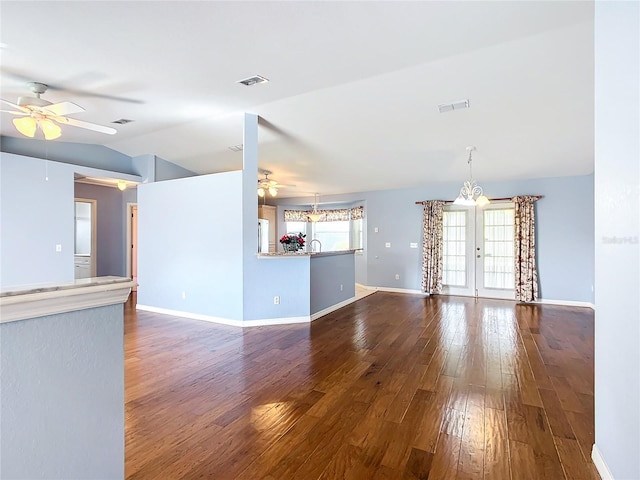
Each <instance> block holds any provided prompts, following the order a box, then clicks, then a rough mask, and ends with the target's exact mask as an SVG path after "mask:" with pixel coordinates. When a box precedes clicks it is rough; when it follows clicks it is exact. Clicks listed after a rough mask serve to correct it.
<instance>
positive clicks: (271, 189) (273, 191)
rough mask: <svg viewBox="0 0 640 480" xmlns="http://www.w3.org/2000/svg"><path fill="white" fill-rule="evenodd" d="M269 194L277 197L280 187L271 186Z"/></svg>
mask: <svg viewBox="0 0 640 480" xmlns="http://www.w3.org/2000/svg"><path fill="white" fill-rule="evenodd" d="M269 195H271V196H272V197H275V196H277V195H278V189H277V188H276V187H269Z"/></svg>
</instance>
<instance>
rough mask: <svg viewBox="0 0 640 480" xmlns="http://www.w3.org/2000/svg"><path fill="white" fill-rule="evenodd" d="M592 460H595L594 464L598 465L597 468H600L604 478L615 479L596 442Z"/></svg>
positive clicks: (601, 475) (603, 479)
mask: <svg viewBox="0 0 640 480" xmlns="http://www.w3.org/2000/svg"><path fill="white" fill-rule="evenodd" d="M591 460H593V464H594V465H595V466H596V470H598V473H599V474H600V477H602V480H614V479H613V475H612V474H611V471H609V468H608V467H607V464H606V463H605V461H604V459H603V458H602V454H601V453H600V450H599V449H598V447H597V446H596V444H595V443H594V444H593V448H592V449H591Z"/></svg>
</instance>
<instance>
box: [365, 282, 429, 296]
mask: <svg viewBox="0 0 640 480" xmlns="http://www.w3.org/2000/svg"><path fill="white" fill-rule="evenodd" d="M356 285H357V286H358V287H360V288H363V289H365V290H374V291H376V292H390V293H411V294H413V295H423V296H425V297H426V296H427V294H426V293H424V292H423V291H422V290H412V289H409V288H393V287H372V286H369V285H361V284H360V283H356Z"/></svg>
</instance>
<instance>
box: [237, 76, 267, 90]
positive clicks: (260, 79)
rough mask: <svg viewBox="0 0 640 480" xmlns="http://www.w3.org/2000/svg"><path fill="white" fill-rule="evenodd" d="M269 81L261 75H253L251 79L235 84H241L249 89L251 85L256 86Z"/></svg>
mask: <svg viewBox="0 0 640 480" xmlns="http://www.w3.org/2000/svg"><path fill="white" fill-rule="evenodd" d="M268 81H269V79H268V78H265V77H263V76H262V75H254V76H253V77H249V78H245V79H244V80H238V81H237V83H241V84H243V85H246V86H247V87H250V86H251V85H257V84H259V83H267V82H268Z"/></svg>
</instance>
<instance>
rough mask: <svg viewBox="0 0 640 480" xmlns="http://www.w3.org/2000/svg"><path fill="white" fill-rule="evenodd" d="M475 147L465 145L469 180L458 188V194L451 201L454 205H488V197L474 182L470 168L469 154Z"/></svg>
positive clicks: (470, 159)
mask: <svg viewBox="0 0 640 480" xmlns="http://www.w3.org/2000/svg"><path fill="white" fill-rule="evenodd" d="M475 149H476V147H467V151H468V152H469V159H468V160H467V163H468V164H469V180H467V181H465V182H464V184H463V185H462V188H461V189H460V195H458V198H456V200H455V201H454V202H453V204H454V205H464V206H467V207H473V206H477V207H483V206H485V205H489V203H491V202H489V199H488V198H487V197H486V196H485V195H484V193H483V192H482V187H481V186H480V185H478V184H477V183H476V181H475V180H474V179H473V172H472V170H471V161H472V158H471V154H472V153H473V152H474V151H475Z"/></svg>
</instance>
